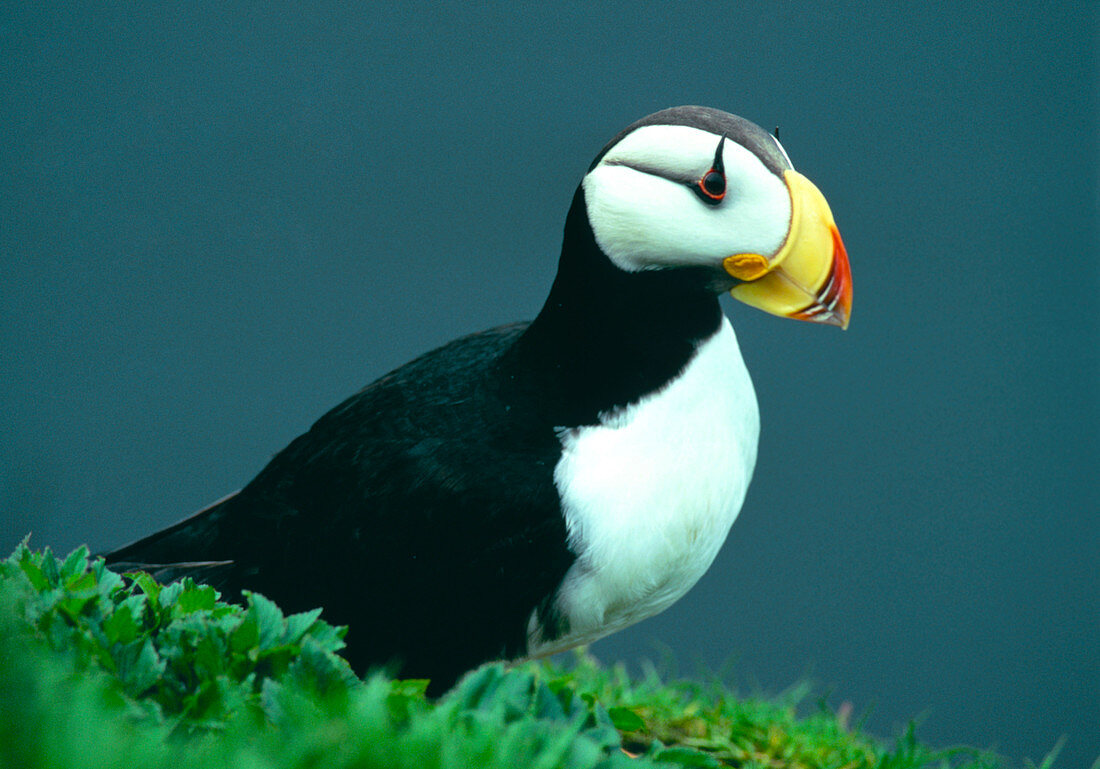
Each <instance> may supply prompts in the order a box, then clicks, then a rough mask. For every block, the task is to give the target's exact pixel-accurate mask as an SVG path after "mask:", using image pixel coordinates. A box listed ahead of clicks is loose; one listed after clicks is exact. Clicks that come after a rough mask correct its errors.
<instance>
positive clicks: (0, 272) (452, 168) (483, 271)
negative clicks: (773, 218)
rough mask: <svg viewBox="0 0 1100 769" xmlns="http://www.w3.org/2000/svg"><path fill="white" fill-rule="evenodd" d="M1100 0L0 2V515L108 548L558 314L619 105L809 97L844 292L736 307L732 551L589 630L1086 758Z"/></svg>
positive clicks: (764, 681)
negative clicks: (785, 309)
mask: <svg viewBox="0 0 1100 769" xmlns="http://www.w3.org/2000/svg"><path fill="white" fill-rule="evenodd" d="M1096 51H1097V11H1096V8H1095V6H1094V5H1092V4H1084V3H1082V4H1070V3H1054V4H1050V5H1045V6H1043V8H1042V10H1039V9H1037V7H1035V6H1034V5H1033V4H1025V3H1007V4H1006V3H996V4H994V3H970V4H953V5H942V6H941V5H937V4H920V5H917V4H904V5H899V6H894V5H892V4H890V5H888V4H870V3H868V4H830V5H828V6H822V7H820V8H816V7H810V6H809V5H807V4H793V3H770V4H767V3H766V4H752V5H749V4H731V3H671V4H647V3H638V4H633V3H601V4H591V3H564V4H553V5H534V4H531V5H526V4H510V5H504V4H486V5H484V6H475V5H474V4H450V3H442V4H441V3H405V4H400V5H396V4H395V5H387V6H385V7H382V5H381V4H362V5H357V6H356V7H355V8H348V7H345V6H342V5H338V4H334V5H326V4H308V8H305V7H301V6H299V5H294V4H285V5H283V4H279V3H271V4H240V3H230V4H223V3H191V4H186V5H181V6H176V5H169V4H119V5H109V4H103V3H80V2H75V3H67V4H64V7H63V8H62V7H61V4H56V5H55V6H53V7H51V5H50V4H22V3H5V4H3V6H2V7H0V116H2V117H0V371H2V376H0V405H2V408H0V511H2V513H0V548H2V549H5V550H7V549H10V548H12V547H14V545H15V544H16V543H17V542H18V541H19V540H20V538H21V537H22V536H24V535H25V534H26V533H27V532H28V531H33V533H34V534H33V538H32V540H31V542H32V544H33V545H36V546H39V547H41V546H45V545H50V546H51V547H53V548H54V549H55V550H60V551H67V550H68V549H70V548H72V547H74V546H76V545H77V544H79V543H82V542H86V543H88V544H89V545H90V546H91V547H93V548H107V547H111V546H115V545H119V544H122V543H123V542H125V541H128V540H130V539H132V538H135V537H136V536H138V535H140V534H144V533H147V532H150V531H152V530H154V529H155V528H158V527H161V526H163V525H165V524H168V523H170V522H172V521H174V520H176V519H178V518H180V517H182V516H184V515H185V514H187V513H189V512H190V511H192V510H195V509H197V508H199V507H201V506H202V505H204V504H206V503H208V502H210V501H212V500H213V499H216V498H218V497H220V496H222V495H224V494H226V493H228V492H230V491H232V490H234V489H236V488H238V487H240V486H241V485H242V484H244V483H245V482H247V481H248V480H249V479H250V478H251V477H252V475H253V474H254V473H255V472H257V471H258V470H259V469H260V467H262V466H263V464H264V463H265V462H266V460H267V459H268V458H270V457H271V455H272V454H273V453H274V452H275V451H277V450H278V449H280V448H281V447H282V446H284V445H285V444H286V443H287V442H288V441H290V440H291V439H292V438H293V437H294V436H295V435H297V434H298V433H300V432H301V431H303V430H305V429H306V428H307V427H308V426H309V425H310V423H311V422H312V420H313V419H315V418H316V417H318V416H320V414H322V413H323V412H324V411H325V410H327V409H328V408H329V407H331V406H333V405H335V404H336V403H337V402H338V401H340V400H341V399H342V398H344V397H345V396H346V395H348V394H350V393H351V392H353V391H354V390H356V389H357V388H359V387H360V386H362V385H363V384H365V383H366V382H369V381H371V380H372V379H374V378H376V377H378V376H380V375H381V374H383V373H385V372H386V371H388V370H389V369H391V368H393V367H394V366H397V365H399V364H400V363H402V362H404V361H406V360H408V359H409V358H411V357H413V356H414V355H416V354H417V353H419V352H422V351H424V350H427V349H429V348H431V347H433V346H436V345H438V344H440V343H442V342H444V341H446V340H448V339H450V338H452V337H455V336H457V335H459V334H462V333H466V332H471V331H475V330H479V329H482V328H485V327H488V326H491V325H494V324H498V323H503V322H507V321H512V320H516V319H521V318H530V317H532V316H533V315H534V313H535V312H536V311H537V310H538V308H539V306H540V304H541V302H542V300H543V298H544V297H545V293H546V291H547V289H548V287H549V284H550V281H551V279H552V277H553V274H554V268H555V261H556V257H557V252H558V248H559V244H560V234H561V228H562V224H563V222H564V216H565V212H566V209H567V207H568V205H569V201H570V199H571V195H572V192H573V190H574V188H575V186H576V184H577V182H578V181H579V180H580V178H581V176H582V174H583V173H584V171H585V168H586V167H587V164H588V162H589V161H590V160H591V158H592V157H593V156H594V154H595V153H596V152H597V151H598V150H599V148H600V147H601V146H602V145H603V143H604V142H605V141H606V140H607V139H609V138H610V137H611V136H612V135H614V134H615V133H616V132H617V131H618V130H619V129H620V128H622V127H624V126H625V125H627V124H628V123H630V122H631V121H633V120H634V119H636V118H638V117H641V116H642V115H645V114H647V113H649V112H652V111H655V110H657V109H660V108H663V107H667V106H672V105H676V104H690V103H697V104H706V105H710V106H714V107H720V108H723V109H726V110H729V111H731V112H735V113H737V114H740V115H742V116H745V117H747V118H749V119H751V120H754V121H755V122H758V123H760V124H761V125H764V126H766V127H768V128H771V127H772V126H773V125H777V124H778V125H779V126H780V127H781V132H782V137H783V142H784V145H785V146H786V148H787V150H788V151H789V152H790V155H791V157H792V159H793V161H794V163H795V165H796V166H797V167H798V168H799V169H800V170H801V171H803V172H804V173H805V174H806V175H807V176H809V177H810V178H811V179H812V180H814V182H815V183H816V184H817V185H818V186H819V187H820V188H821V189H822V190H823V191H824V193H825V195H826V196H827V197H828V199H829V201H830V203H831V205H832V208H833V211H834V213H835V214H836V218H837V221H838V223H839V225H840V228H841V232H842V233H843V236H844V239H845V242H846V244H847V247H848V251H849V254H850V255H851V263H852V269H853V275H854V285H855V302H854V312H853V317H852V325H851V328H850V329H849V330H848V331H847V332H845V333H841V332H839V331H838V330H836V329H833V328H824V327H816V326H812V325H809V324H800V323H793V322H783V321H780V320H778V319H775V318H772V317H769V316H765V315H763V314H760V313H757V312H754V311H752V310H751V309H749V308H746V307H743V306H740V305H738V306H734V305H733V304H732V303H731V304H730V305H729V307H728V311H729V314H730V316H731V318H732V319H733V322H734V325H735V327H736V328H737V330H738V333H739V336H740V340H741V345H742V348H743V351H744V355H745V358H746V360H747V362H748V365H749V368H750V370H751V371H752V372H753V376H754V380H755V383H756V388H757V391H758V394H759V399H760V403H761V408H762V412H763V431H764V432H763V438H762V443H761V451H760V460H759V464H758V468H757V474H756V478H755V481H754V485H753V487H752V489H751V490H750V493H749V497H748V500H747V502H746V505H745V508H744V510H743V512H742V514H741V518H740V519H739V520H738V522H737V523H736V524H735V526H734V529H733V532H732V534H731V536H730V538H729V541H728V542H727V544H726V547H725V549H724V550H723V552H722V553H721V554H720V556H719V559H718V561H717V562H716V564H715V565H714V567H713V568H712V569H711V571H710V573H709V574H708V575H707V576H706V577H705V578H704V579H703V581H702V582H701V583H700V584H699V586H698V587H697V588H696V589H695V590H694V591H693V592H691V593H690V594H689V595H688V596H687V597H686V598H684V599H683V600H682V601H681V602H680V603H679V604H677V605H676V606H675V607H673V608H672V609H670V610H669V611H667V612H666V613H665V614H663V615H661V616H660V617H657V618H655V619H652V620H650V621H647V622H644V623H642V624H640V625H638V626H636V627H634V628H631V629H630V630H628V631H624V632H622V633H620V634H618V635H616V636H614V637H612V638H609V639H606V640H605V641H602V642H600V643H598V644H596V646H595V647H594V651H595V652H596V653H597V655H599V656H601V657H602V658H604V659H605V660H614V659H620V658H621V659H626V660H631V661H637V660H639V659H642V658H646V657H649V658H660V656H661V654H662V652H661V648H663V647H664V646H667V647H668V648H670V649H671V650H672V651H673V652H674V653H675V656H676V658H677V659H678V660H679V662H680V666H681V671H682V672H684V673H693V672H695V671H696V670H697V667H696V666H697V664H701V665H702V666H705V667H707V668H711V669H713V668H717V667H719V666H720V665H721V664H722V663H724V662H725V661H727V660H731V659H732V660H734V661H735V665H734V670H735V674H736V675H737V676H738V678H739V680H740V681H741V682H742V683H743V684H745V685H746V686H748V685H752V684H753V683H754V682H755V683H759V684H760V685H761V686H763V687H765V688H767V689H772V690H774V689H779V688H782V687H785V686H787V685H789V684H790V683H792V682H793V681H795V680H796V679H798V678H799V677H801V676H803V675H806V674H809V675H811V676H812V677H813V678H814V679H816V680H817V681H819V682H820V684H821V686H822V688H823V690H826V691H828V692H830V694H829V698H830V701H831V702H833V703H834V704H837V703H840V702H842V701H850V702H852V703H853V704H854V706H855V711H856V713H857V714H858V713H862V714H865V717H866V723H867V725H868V727H870V728H871V729H873V730H878V731H880V732H885V731H887V730H890V729H892V728H894V727H895V726H897V725H898V724H900V723H903V722H904V721H906V720H907V719H909V718H912V717H915V716H921V719H922V725H921V727H920V732H919V733H920V734H921V735H922V736H923V737H924V738H926V739H928V740H930V741H932V742H933V743H936V744H951V743H957V742H966V743H972V744H978V745H983V746H991V747H995V748H997V749H1000V750H1002V751H1004V752H1006V753H1008V754H1010V755H1012V756H1014V757H1016V758H1017V759H1019V758H1021V757H1024V756H1030V757H1031V758H1032V759H1035V760H1038V759H1040V758H1041V757H1042V756H1043V754H1045V753H1046V751H1047V750H1048V749H1050V748H1051V747H1052V746H1053V745H1054V744H1055V741H1056V740H1057V739H1058V738H1059V736H1060V735H1062V734H1066V735H1068V740H1067V743H1066V747H1065V750H1064V753H1063V759H1062V760H1061V761H1060V762H1059V764H1058V765H1059V766H1064V767H1067V768H1068V767H1077V766H1085V765H1088V764H1089V763H1090V762H1091V761H1092V760H1093V759H1095V758H1096V757H1097V756H1100V643H1098V641H1097V639H1098V638H1100V585H1098V582H1100V578H1098V577H1097V561H1098V555H1100V525H1098V517H1097V513H1098V512H1100V510H1098V508H1100V504H1098V501H1097V500H1098V499H1100V494H1098V492H1100V489H1098V482H1097V477H1098V471H1097V467H1098V460H1100V451H1098V448H1100V447H1098V442H1100V440H1098V436H1100V420H1098V418H1097V411H1098V396H1097V392H1098V386H1100V366H1098V357H1100V356H1098V351H1100V334H1098V328H1097V323H1098V322H1097V318H1098V313H1100V303H1098V300H1097V297H1098V295H1100V291H1098V289H1100V267H1098V261H1097V254H1098V245H1100V244H1098V237H1097V231H1098V227H1097V218H1098V217H1097V212H1098V184H1097V179H1098V173H1097V172H1098V144H1097V128H1098V119H1097V118H1098V110H1097V106H1098V103H1097V93H1098V91H1097V80H1098V78H1097V71H1098V70H1097V56H1096Z"/></svg>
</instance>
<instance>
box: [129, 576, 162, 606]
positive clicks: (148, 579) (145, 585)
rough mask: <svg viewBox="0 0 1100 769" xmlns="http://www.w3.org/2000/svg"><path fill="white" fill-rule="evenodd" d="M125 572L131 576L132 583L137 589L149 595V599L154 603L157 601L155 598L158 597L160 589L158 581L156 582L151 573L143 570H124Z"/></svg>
mask: <svg viewBox="0 0 1100 769" xmlns="http://www.w3.org/2000/svg"><path fill="white" fill-rule="evenodd" d="M126 574H127V576H129V577H132V578H133V580H134V584H136V585H137V586H138V589H140V590H141V592H143V593H145V595H147V596H149V600H150V601H152V602H154V603H156V602H157V599H158V598H160V590H161V586H160V583H159V582H157V581H156V580H155V579H153V577H152V576H151V575H149V574H147V573H146V572H144V571H128V572H126Z"/></svg>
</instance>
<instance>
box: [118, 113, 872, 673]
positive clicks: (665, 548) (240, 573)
mask: <svg viewBox="0 0 1100 769" xmlns="http://www.w3.org/2000/svg"><path fill="white" fill-rule="evenodd" d="M724 292H730V293H732V295H733V296H734V297H735V298H737V299H739V300H740V301H742V302H745V303H746V304H749V305H752V306H754V307H757V308H759V309H762V310H764V311H766V312H769V313H772V314H775V315H779V316H783V317H788V318H796V319H801V320H807V321H813V322H816V323H824V324H831V325H836V326H841V327H846V326H847V323H848V317H849V312H850V308H851V301H852V282H851V274H850V270H849V265H848V257H847V254H846V252H845V249H844V245H843V243H842V242H841V239H840V236H839V234H838V232H837V228H836V225H835V224H834V221H833V216H832V214H831V212H830V210H829V206H828V204H827V203H826V202H825V198H824V197H823V196H822V194H821V193H820V192H819V191H818V189H817V188H816V187H815V186H814V185H813V184H812V183H811V182H810V181H809V180H808V179H806V178H805V177H804V176H802V175H801V174H799V173H798V172H797V171H795V170H794V169H793V168H792V166H791V162H790V160H789V158H788V157H787V153H786V151H785V150H784V149H783V147H782V146H781V145H780V143H779V141H778V139H777V138H776V137H775V136H772V135H771V134H769V133H768V132H767V131H765V130H763V129H761V128H760V127H759V126H757V125H755V124H753V123H751V122H749V121H747V120H745V119H743V118H740V117H737V116H735V115H731V114H729V113H726V112H723V111H720V110H717V109H711V108H707V107H698V106H685V107H675V108H672V109H666V110H662V111H660V112H656V113H654V114H652V115H649V116H647V117H644V118H642V119H641V120H638V121H637V122H635V123H633V124H632V125H630V126H628V127H627V128H626V129H624V130H623V131H622V132H620V133H619V134H618V135H617V136H615V137H614V138H613V139H612V140H611V141H610V142H609V143H608V144H607V145H606V146H605V147H604V148H603V149H602V150H600V152H599V154H597V155H596V158H595V160H594V161H593V162H592V164H591V165H590V166H589V168H588V170H587V172H586V174H585V175H584V177H583V178H582V180H581V182H580V185H579V186H578V187H577V190H576V193H575V194H574V196H573V201H572V205H571V206H570V208H569V212H568V214H567V216H566V220H565V232H564V237H563V241H562V248H561V257H560V260H559V264H558V271H557V275H556V277H555V279H554V281H553V285H552V286H551V288H550V294H549V297H548V298H547V300H546V303H545V304H544V305H543V307H542V309H541V310H540V311H539V313H538V315H537V316H536V317H535V319H534V320H533V321H530V322H523V323H515V324H512V325H506V326H501V327H498V328H492V329H489V330H488V331H483V332H481V333H477V334H473V335H470V336H465V337H462V338H460V339H456V340H454V341H452V342H450V343H449V344H446V345H444V346H442V347H440V348H438V349H435V350H432V351H431V352H428V353H426V354H424V355H422V356H420V357H419V358H416V359H415V360H413V361H412V362H410V363H407V364H405V365H404V366H401V367H400V368H398V369H396V370H395V371H392V372H391V373H389V374H387V375H385V376H383V377H382V378H380V379H378V380H377V381H375V382H373V383H371V384H369V385H367V386H366V387H364V388H363V389H362V390H360V391H359V392H358V393H356V394H355V395H353V396H351V397H350V398H348V399H347V400H345V401H344V402H343V403H341V404H340V405H338V406H336V407H335V408H334V409H332V410H331V411H329V412H328V413H327V414H325V415H324V416H322V417H321V418H320V419H319V420H318V421H317V422H316V423H315V424H314V425H313V426H312V427H311V428H310V430H309V431H308V432H306V433H305V434H304V435H302V436H300V437H298V438H297V439H296V440H294V441H293V442H292V443H291V444H290V445H289V446H287V447H286V448H285V449H283V450H282V451H281V452H279V453H278V454H277V455H276V456H275V457H274V459H272V460H271V462H270V463H269V464H268V465H267V466H266V467H265V468H263V470H262V471H261V472H260V473H259V475H257V476H256V477H255V478H254V479H253V480H252V481H251V482H250V483H249V484H248V485H246V486H245V487H244V488H243V489H241V490H240V491H238V492H236V493H235V494H232V495H230V496H229V497H226V498H225V499H222V500H220V501H218V502H216V503H215V504H213V505H211V506H210V507H208V508H206V509H204V510H202V511H200V512H199V513H196V514H195V515H193V516H191V517H190V518H187V519H186V520H183V521H181V522H180V523H177V524H175V525H173V526H171V527H169V528H167V529H164V530H162V531H159V532H157V533H154V534H152V535H150V536H147V537H145V538H144V539H141V540H139V541H137V542H134V543H132V544H130V545H127V546H125V547H122V548H120V549H118V550H115V551H114V552H111V553H109V554H108V555H107V556H106V557H107V560H108V562H109V563H111V564H113V565H114V567H115V568H117V569H120V570H127V569H143V570H146V571H148V572H150V573H152V574H153V575H154V576H155V577H157V578H158V579H161V580H164V581H168V580H172V579H177V578H179V577H181V576H184V575H191V576H193V577H195V578H196V579H197V580H200V581H203V582H206V583H208V584H212V585H214V586H215V587H216V588H217V589H219V590H220V591H222V593H223V595H224V596H225V597H227V598H229V599H235V598H238V597H239V596H240V593H241V591H242V590H252V591H256V592H259V593H261V594H263V595H265V596H267V597H268V598H271V599H273V600H274V601H276V602H277V603H278V604H279V605H280V606H281V607H282V608H283V610H284V611H288V612H290V611H303V610H308V609H312V608H314V607H317V606H321V607H323V608H324V613H325V617H326V618H327V619H328V620H329V621H330V622H333V623H338V624H347V625H349V632H348V635H347V638H346V641H347V648H346V650H345V652H346V655H347V658H348V660H349V661H350V662H351V664H352V666H353V667H354V668H355V669H356V670H357V671H358V672H360V673H362V672H364V671H366V670H367V669H370V668H373V667H381V666H388V667H389V669H390V670H391V671H394V672H399V673H400V674H401V675H403V676H407V677H416V678H430V679H431V682H432V684H431V691H432V692H435V693H439V692H442V691H445V690H446V688H448V687H449V686H450V685H451V684H452V683H453V682H454V681H455V680H456V679H457V678H458V677H459V676H460V675H461V674H462V673H463V672H465V671H467V670H469V669H471V668H473V667H476V666H477V665H479V664H480V663H482V662H485V661H489V660H518V659H523V658H530V657H539V656H544V655H548V654H552V653H555V652H559V651H562V650H565V649H568V648H570V647H573V646H576V645H578V644H583V643H588V642H591V641H594V640H596V639H598V638H601V637H603V636H605V635H607V634H609V633H612V632H615V631H616V630H619V629H621V628H624V627H627V626H628V625H631V624H633V623H635V622H638V621H639V620H642V619H644V618H646V617H650V616H652V615H654V614H656V613H658V612H660V611H662V610H663V609H665V608H667V607H668V606H669V605H670V604H672V603H673V602H674V601H676V600H677V599H678V598H680V597H681V596H682V595H684V593H685V592H686V591H687V590H688V589H689V588H691V586H692V585H694V584H695V582H696V581H697V580H698V579H699V578H700V577H701V576H702V575H703V573H704V572H705V571H706V570H707V568H708V567H709V566H710V564H711V562H712V561H713V560H714V558H715V556H716V554H717V553H718V550H719V548H720V547H721V546H722V544H723V542H724V541H725V538H726V535H727V533H728V532H729V530H730V526H731V525H732V524H733V521H734V519H735V518H736V517H737V514H738V511H739V510H740V508H741V504H742V502H743V500H744V498H745V492H746V490H747V488H748V485H749V480H750V478H751V477H752V474H753V467H754V465H755V462H756V451H757V438H758V435H759V414H758V411H757V402H756V396H755V394H754V391H753V386H752V382H751V380H750V378H749V373H748V371H747V370H746V368H745V364H744V362H743V361H742V358H741V352H740V350H739V348H738V344H737V338H736V336H735V335H734V331H733V328H732V327H731V325H730V322H729V320H728V319H727V318H726V316H725V315H724V313H723V311H722V309H721V308H720V306H719V302H718V298H719V295H720V294H722V293H724Z"/></svg>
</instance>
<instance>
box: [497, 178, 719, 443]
mask: <svg viewBox="0 0 1100 769" xmlns="http://www.w3.org/2000/svg"><path fill="white" fill-rule="evenodd" d="M721 322H722V310H721V308H720V307H719V305H718V300H717V297H716V295H715V294H714V292H713V290H711V289H708V288H707V287H706V281H705V280H704V279H701V278H700V276H699V274H698V273H693V272H692V271H690V270H659V271H658V270H654V271H649V272H636V273H627V272H624V271H623V270H620V269H619V268H617V267H616V266H615V265H614V264H612V262H611V260H610V259H609V258H608V257H607V255H606V254H604V253H603V251H601V250H600V247H599V245H598V244H597V242H596V239H595V236H594V234H593V232H592V227H591V225H590V224H589V221H588V215H587V212H586V209H585V202H584V191H583V189H582V188H579V187H578V189H577V192H576V194H575V195H574V197H573V204H572V206H571V207H570V209H569V215H568V217H567V218H566V223H565V235H564V240H563V243H562V254H561V259H560V261H559V264H558V274H557V277H556V278H555V280H554V285H553V287H552V288H551V290H550V296H549V297H548V298H547V300H546V304H545V305H544V306H543V308H542V311H541V312H539V314H538V317H536V318H535V320H534V321H533V322H532V323H531V325H530V327H529V328H528V329H527V331H526V332H525V333H524V335H523V336H522V337H521V338H520V340H519V341H518V343H517V345H516V348H515V350H514V351H513V353H514V354H513V355H512V356H510V364H511V365H512V366H514V367H515V368H514V369H513V370H512V372H510V373H511V374H512V375H513V376H516V375H518V376H520V377H521V378H524V379H526V378H527V377H533V378H536V379H537V380H538V385H537V387H538V389H539V391H540V392H541V393H542V394H543V396H544V397H545V395H546V393H548V392H549V393H550V396H549V405H550V406H551V408H552V410H553V411H554V412H556V413H555V414H554V419H560V420H561V421H559V422H558V424H562V425H579V424H586V423H591V422H594V421H596V420H597V418H598V414H599V413H601V412H607V411H610V410H612V409H614V408H616V407H622V406H626V405H629V404H630V403H633V402H635V401H637V400H638V399H639V398H641V397H643V396H645V395H647V394H648V393H650V392H653V391H655V390H657V389H660V388H661V387H662V386H663V385H664V384H666V383H667V382H669V381H670V380H671V379H673V378H674V377H675V376H676V375H677V374H679V373H680V372H681V371H682V370H683V369H684V367H685V366H686V365H687V363H688V362H689V361H690V360H691V358H692V356H693V355H694V353H695V350H696V348H697V347H698V345H699V344H700V343H701V342H702V341H703V340H705V339H708V338H710V337H711V336H713V335H714V333H715V332H717V331H718V329H719V328H720V326H721Z"/></svg>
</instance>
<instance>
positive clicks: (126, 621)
mask: <svg viewBox="0 0 1100 769" xmlns="http://www.w3.org/2000/svg"><path fill="white" fill-rule="evenodd" d="M103 632H104V633H106V634H107V639H108V640H109V641H110V642H111V643H120V644H128V643H130V642H131V641H133V640H134V639H135V638H137V637H138V624H137V622H135V621H134V613H133V611H132V610H131V609H130V606H129V605H127V604H125V603H124V604H122V605H120V606H119V607H118V608H117V609H115V610H114V611H113V612H112V613H111V614H110V615H109V616H108V617H107V619H105V620H103Z"/></svg>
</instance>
